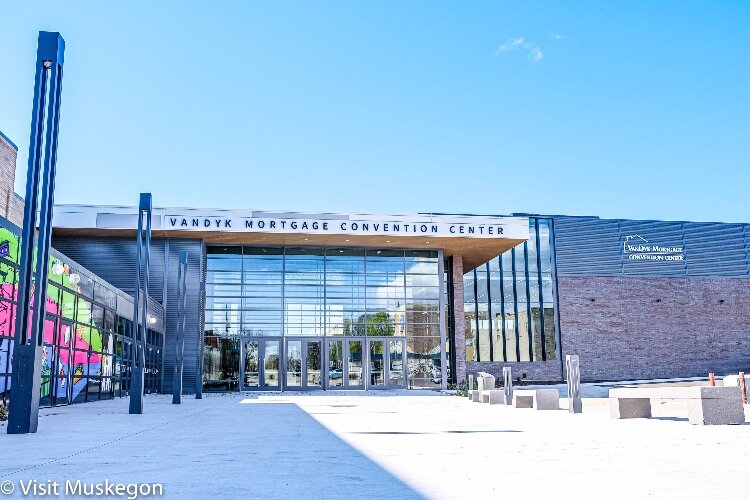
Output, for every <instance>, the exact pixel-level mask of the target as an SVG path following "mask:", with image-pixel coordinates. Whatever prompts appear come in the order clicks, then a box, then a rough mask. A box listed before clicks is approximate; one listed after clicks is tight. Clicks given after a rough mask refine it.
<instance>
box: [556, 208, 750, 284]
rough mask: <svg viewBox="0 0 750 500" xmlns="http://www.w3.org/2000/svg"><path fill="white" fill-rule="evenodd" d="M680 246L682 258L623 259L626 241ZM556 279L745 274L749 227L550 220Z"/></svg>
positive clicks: (748, 265)
mask: <svg viewBox="0 0 750 500" xmlns="http://www.w3.org/2000/svg"><path fill="white" fill-rule="evenodd" d="M635 235H638V236H640V237H642V238H644V239H646V240H648V244H650V245H654V244H656V245H661V246H665V247H682V248H683V253H682V255H683V258H684V260H676V261H651V260H631V259H628V258H627V256H626V254H625V251H624V244H625V240H626V238H627V237H629V236H635ZM555 241H556V253H557V274H558V275H559V276H622V275H624V276H688V277H689V276H695V277H748V276H750V257H749V255H748V249H749V248H750V226H748V225H747V224H723V223H707V222H663V221H634V220H607V219H597V218H595V217H565V216H560V217H555Z"/></svg>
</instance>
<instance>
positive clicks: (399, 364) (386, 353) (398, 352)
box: [367, 337, 406, 389]
mask: <svg viewBox="0 0 750 500" xmlns="http://www.w3.org/2000/svg"><path fill="white" fill-rule="evenodd" d="M405 345H406V339H404V338H403V337H379V338H368V339H367V355H368V367H369V370H368V380H367V388H368V389H399V388H404V387H406V384H405V379H406V363H405V362H404V353H405V350H404V346H405Z"/></svg>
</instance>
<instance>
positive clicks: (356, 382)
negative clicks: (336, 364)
mask: <svg viewBox="0 0 750 500" xmlns="http://www.w3.org/2000/svg"><path fill="white" fill-rule="evenodd" d="M344 343H345V344H346V350H345V351H344V353H345V356H346V362H345V363H344V379H345V387H346V388H347V389H364V383H365V377H364V373H363V368H364V356H363V354H364V341H363V340H362V339H348V340H345V341H344Z"/></svg>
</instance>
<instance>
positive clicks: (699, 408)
mask: <svg viewBox="0 0 750 500" xmlns="http://www.w3.org/2000/svg"><path fill="white" fill-rule="evenodd" d="M652 399H659V400H679V401H685V402H686V403H687V408H688V421H689V422H690V423H691V424H694V425H726V424H742V423H744V422H745V412H744V409H743V406H742V397H741V395H740V388H739V387H653V388H648V387H643V388H640V387H639V388H619V389H610V390H609V412H610V416H611V417H612V418H649V417H651V400H652Z"/></svg>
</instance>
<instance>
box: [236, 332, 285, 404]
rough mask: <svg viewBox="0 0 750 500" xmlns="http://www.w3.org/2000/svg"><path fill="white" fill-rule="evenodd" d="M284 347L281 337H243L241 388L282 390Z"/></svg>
mask: <svg viewBox="0 0 750 500" xmlns="http://www.w3.org/2000/svg"><path fill="white" fill-rule="evenodd" d="M282 347H283V343H282V341H281V339H279V338H268V337H243V338H242V342H241V349H242V353H241V359H242V363H241V365H240V368H241V370H240V371H241V373H240V380H241V381H242V384H241V390H243V391H259V390H277V391H278V390H281V388H282V384H281V375H282V372H281V360H282V354H283V353H282Z"/></svg>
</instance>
